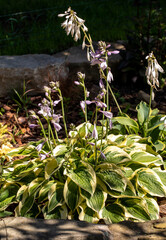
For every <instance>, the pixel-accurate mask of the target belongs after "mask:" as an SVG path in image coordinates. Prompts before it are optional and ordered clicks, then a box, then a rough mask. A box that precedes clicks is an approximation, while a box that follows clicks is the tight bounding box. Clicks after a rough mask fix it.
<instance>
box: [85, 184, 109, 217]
mask: <svg viewBox="0 0 166 240" xmlns="http://www.w3.org/2000/svg"><path fill="white" fill-rule="evenodd" d="M81 195H82V196H83V197H84V198H86V203H87V205H88V207H90V208H91V209H93V210H94V211H95V212H99V211H100V210H101V209H102V208H103V207H104V206H105V201H106V199H107V193H106V192H104V191H102V190H101V188H100V186H99V185H97V187H96V190H95V192H94V194H93V195H92V196H91V195H90V194H89V196H87V194H86V191H84V190H81Z"/></svg>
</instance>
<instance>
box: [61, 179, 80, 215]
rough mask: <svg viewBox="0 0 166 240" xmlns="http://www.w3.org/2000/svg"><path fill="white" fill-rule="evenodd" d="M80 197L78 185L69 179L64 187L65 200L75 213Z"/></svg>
mask: <svg viewBox="0 0 166 240" xmlns="http://www.w3.org/2000/svg"><path fill="white" fill-rule="evenodd" d="M79 196H80V193H79V187H78V185H77V184H76V183H75V182H73V181H72V180H71V179H70V178H69V177H68V178H67V180H66V182H65V185H64V199H65V202H66V204H67V205H68V207H69V208H70V209H71V210H73V211H74V210H75V209H76V208H77V205H78V203H79Z"/></svg>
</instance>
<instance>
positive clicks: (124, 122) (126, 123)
mask: <svg viewBox="0 0 166 240" xmlns="http://www.w3.org/2000/svg"><path fill="white" fill-rule="evenodd" d="M113 119H114V120H115V121H117V122H118V123H120V124H122V125H124V126H128V127H130V129H132V130H133V131H134V132H135V133H138V131H139V126H138V123H137V122H136V121H135V120H133V119H132V118H129V117H114V118H113Z"/></svg>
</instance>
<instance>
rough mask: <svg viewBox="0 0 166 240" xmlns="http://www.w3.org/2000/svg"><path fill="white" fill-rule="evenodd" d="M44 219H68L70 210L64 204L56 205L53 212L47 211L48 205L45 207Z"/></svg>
mask: <svg viewBox="0 0 166 240" xmlns="http://www.w3.org/2000/svg"><path fill="white" fill-rule="evenodd" d="M43 212H44V219H67V216H68V210H67V206H66V205H65V204H64V205H62V206H58V207H56V208H55V209H54V210H53V211H52V212H48V211H47V206H45V207H44V209H43Z"/></svg>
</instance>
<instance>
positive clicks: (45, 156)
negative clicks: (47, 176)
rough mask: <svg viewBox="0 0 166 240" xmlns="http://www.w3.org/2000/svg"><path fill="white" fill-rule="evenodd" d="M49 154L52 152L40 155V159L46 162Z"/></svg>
mask: <svg viewBox="0 0 166 240" xmlns="http://www.w3.org/2000/svg"><path fill="white" fill-rule="evenodd" d="M49 153H50V152H48V153H45V154H42V153H40V154H39V156H40V159H41V160H44V159H46V158H47V157H49Z"/></svg>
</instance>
